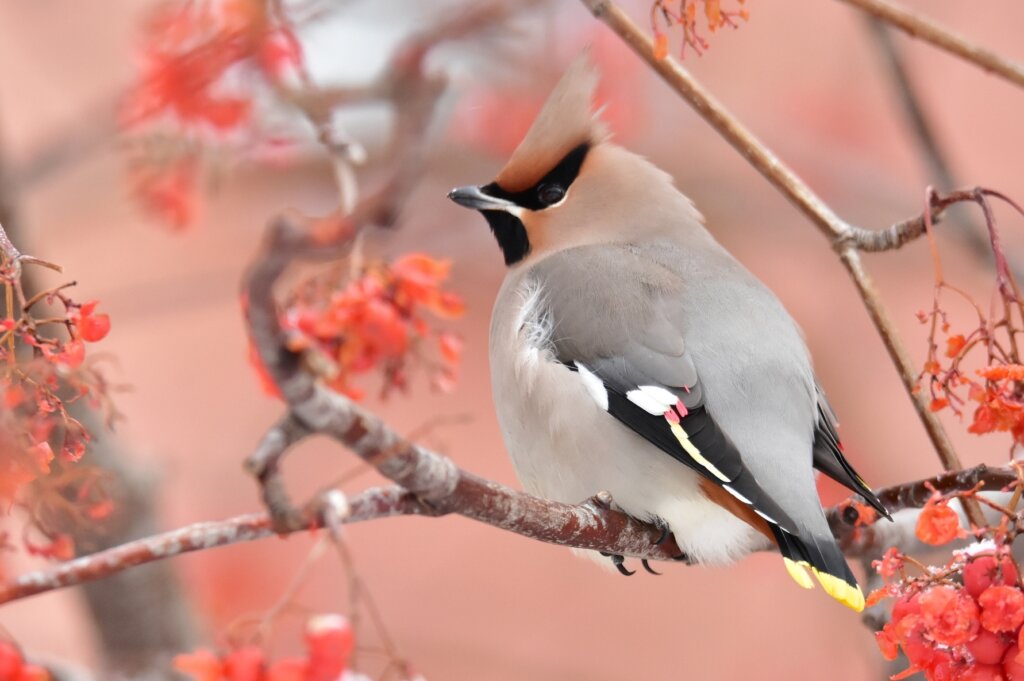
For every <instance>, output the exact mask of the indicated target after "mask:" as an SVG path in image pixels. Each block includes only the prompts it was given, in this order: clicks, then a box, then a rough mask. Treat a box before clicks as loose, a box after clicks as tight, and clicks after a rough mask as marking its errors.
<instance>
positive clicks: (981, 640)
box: [967, 629, 1010, 664]
mask: <svg viewBox="0 0 1024 681" xmlns="http://www.w3.org/2000/svg"><path fill="white" fill-rule="evenodd" d="M1009 647H1010V640H1009V638H1008V637H1007V636H1005V635H1003V634H994V633H992V632H991V631H988V630H986V629H982V630H981V631H979V632H978V636H977V638H975V639H974V640H973V641H971V642H970V643H968V644H967V650H968V652H970V654H971V656H972V657H974V659H975V661H977V662H978V663H980V664H999V663H1000V662H1002V660H1003V656H1005V655H1006V649H1007V648H1009Z"/></svg>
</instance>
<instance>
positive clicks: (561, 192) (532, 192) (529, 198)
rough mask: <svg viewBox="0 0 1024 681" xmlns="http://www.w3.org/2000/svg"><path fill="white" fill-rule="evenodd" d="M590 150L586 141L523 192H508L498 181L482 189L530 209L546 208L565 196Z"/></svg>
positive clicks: (488, 193) (495, 196) (490, 194)
mask: <svg viewBox="0 0 1024 681" xmlns="http://www.w3.org/2000/svg"><path fill="white" fill-rule="evenodd" d="M588 151H590V144H589V143H586V142H584V143H583V144H581V145H579V146H578V147H576V148H575V149H573V150H572V151H570V152H569V153H568V154H566V155H565V158H563V159H562V160H561V161H559V162H558V165H556V166H555V167H554V168H552V169H551V171H550V172H549V173H548V174H547V175H545V176H544V177H542V178H540V180H538V181H537V183H536V184H534V185H533V186H532V187H530V188H528V189H524V190H523V191H521V192H515V193H513V192H508V191H505V190H504V189H502V188H501V187H500V186H499V185H498V183H497V182H492V183H490V184H489V185H486V186H484V187H481V188H480V190H481V191H482V192H483V193H484V194H487V195H488V196H493V197H494V198H496V199H506V200H508V201H511V202H512V203H514V204H516V205H517V206H522V207H523V208H527V209H529V210H544V209H545V208H547V207H548V206H550V205H551V204H553V203H558V202H559V201H561V200H562V198H563V197H564V196H565V192H566V191H567V190H568V189H569V186H570V185H571V184H572V183H573V180H575V179H576V176H577V175H579V173H580V167H582V165H583V160H584V159H585V158H586V157H587V152H588Z"/></svg>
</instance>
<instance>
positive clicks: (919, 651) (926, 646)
mask: <svg viewBox="0 0 1024 681" xmlns="http://www.w3.org/2000/svg"><path fill="white" fill-rule="evenodd" d="M903 654H904V655H906V656H907V659H908V660H910V664H912V665H914V666H915V667H917V668H918V669H924V668H925V667H928V666H930V665H931V661H932V658H934V657H935V648H934V647H932V644H931V643H928V642H927V641H925V640H924V637H923V636H922V635H921V633H920V632H919V631H918V632H914V633H913V634H911V635H910V636H908V637H907V638H906V639H905V640H904V641H903Z"/></svg>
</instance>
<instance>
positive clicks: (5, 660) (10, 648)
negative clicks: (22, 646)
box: [0, 641, 24, 681]
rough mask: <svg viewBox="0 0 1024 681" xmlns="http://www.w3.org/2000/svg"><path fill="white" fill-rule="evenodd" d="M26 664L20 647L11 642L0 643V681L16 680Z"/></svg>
mask: <svg viewBox="0 0 1024 681" xmlns="http://www.w3.org/2000/svg"><path fill="white" fill-rule="evenodd" d="M22 664H24V662H23V660H22V659H21V653H20V652H19V651H18V647H17V646H15V645H14V644H13V643H11V642H10V641H0V679H2V680H3V681H8V679H15V678H17V677H18V674H19V673H20V672H21V666H22Z"/></svg>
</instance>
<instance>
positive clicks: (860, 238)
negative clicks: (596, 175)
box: [581, 0, 984, 525]
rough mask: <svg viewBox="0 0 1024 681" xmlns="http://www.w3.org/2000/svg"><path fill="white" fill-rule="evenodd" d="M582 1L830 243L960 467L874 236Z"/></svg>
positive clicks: (611, 6)
mask: <svg viewBox="0 0 1024 681" xmlns="http://www.w3.org/2000/svg"><path fill="white" fill-rule="evenodd" d="M581 2H582V3H583V5H584V6H585V7H587V9H589V10H590V11H591V13H593V15H594V16H595V17H597V18H598V19H599V20H601V21H602V22H604V23H605V24H606V25H607V26H608V27H609V28H611V29H612V30H613V31H614V32H615V33H616V34H618V36H619V37H620V38H622V40H623V41H624V42H625V43H626V44H627V45H629V47H630V48H631V49H632V50H633V51H634V52H636V53H637V55H639V56H640V58H641V59H643V60H644V61H646V62H647V64H648V65H649V66H650V67H651V68H652V69H653V70H654V71H655V72H656V73H657V74H658V75H659V76H661V78H662V79H663V80H664V81H665V82H666V83H668V84H669V86H670V87H672V89H673V90H675V91H676V93H677V94H679V96H681V97H682V98H683V99H684V100H686V102H687V103H688V104H689V105H690V106H692V107H693V108H694V109H695V110H696V111H697V113H699V114H700V115H701V117H703V118H704V120H705V121H707V122H708V123H709V124H710V125H711V127H713V128H714V129H715V130H716V131H717V132H718V133H719V134H720V135H721V136H722V137H723V138H725V140H726V141H728V142H729V143H730V144H731V145H732V146H733V147H734V148H735V149H736V150H737V151H738V152H739V153H740V154H742V155H743V157H744V158H746V159H747V161H748V162H749V163H750V164H751V165H752V166H754V167H755V168H756V169H757V170H758V172H760V173H761V175H763V176H764V178H765V179H766V180H768V181H769V182H770V183H771V184H772V185H773V186H774V187H775V188H776V189H777V190H779V192H781V193H782V194H783V195H784V196H785V197H786V198H788V199H789V200H790V201H791V202H792V203H793V204H794V205H796V207H797V208H799V209H800V210H801V211H802V212H803V213H804V215H806V216H807V217H808V218H809V219H810V220H811V222H813V223H814V224H815V225H816V226H817V227H818V230H819V231H821V233H822V234H824V235H825V237H826V238H828V239H829V241H830V242H831V243H832V245H833V247H834V248H835V249H836V250H837V252H838V253H839V256H840V259H841V261H842V263H843V264H844V265H845V266H846V269H847V271H848V272H849V274H850V277H851V278H852V279H853V281H854V284H855V285H856V286H857V290H858V292H859V293H860V296H861V300H862V301H863V302H864V306H865V307H866V308H867V310H868V314H869V315H870V317H871V320H872V322H874V324H875V328H876V329H877V331H878V333H879V335H880V336H881V337H882V342H883V343H884V344H885V347H886V350H888V352H889V356H890V358H891V359H892V361H893V363H894V364H895V365H896V369H897V371H898V372H899V374H900V378H901V379H902V381H903V386H904V388H905V389H906V391H907V395H908V396H909V397H910V400H911V401H912V402H913V404H914V408H915V409H916V410H917V413H918V416H919V418H920V419H921V422H922V424H923V425H924V428H925V430H926V431H927V433H928V437H929V439H930V440H931V442H932V445H933V446H934V447H935V450H936V452H937V453H938V455H939V460H940V461H941V462H942V465H943V467H945V468H946V470H959V469H961V468H963V465H962V464H961V463H960V459H959V457H958V456H957V453H956V450H954V449H953V444H952V442H951V441H950V439H949V436H948V435H947V434H946V431H945V429H944V428H943V427H942V423H941V422H940V421H939V418H938V417H937V416H936V415H935V414H934V413H933V412H931V411H930V410H929V409H928V405H927V404H925V402H924V399H923V397H921V396H920V395H918V394H916V392H915V387H916V384H917V371H916V370H915V369H914V364H913V361H912V360H911V358H910V353H909V352H908V351H907V348H906V345H905V344H904V342H903V339H902V338H901V337H900V336H899V333H898V332H897V330H896V327H895V325H894V324H893V323H892V320H891V319H890V318H889V313H888V311H887V310H886V309H885V306H884V305H883V303H882V300H881V298H880V297H879V295H878V292H877V291H876V289H875V286H874V283H873V282H872V281H871V277H870V275H869V274H868V273H867V271H866V270H865V269H864V265H863V263H862V262H861V257H860V252H859V250H858V243H859V242H866V243H874V242H875V239H874V237H869V234H870V233H869V232H867V230H859V229H855V228H853V227H852V226H850V225H849V224H847V223H846V222H845V221H843V220H842V219H841V218H840V217H839V216H838V215H836V213H835V212H834V211H833V210H832V209H831V208H830V207H829V206H828V205H827V204H826V203H825V202H824V201H822V200H821V198H819V197H818V196H817V195H816V194H815V193H814V191H813V190H811V188H810V187H808V186H807V184H806V183H805V182H804V181H803V180H801V179H800V178H799V177H798V176H797V174H796V173H794V172H793V171H792V170H791V169H790V168H789V167H788V166H786V165H785V164H784V163H783V162H782V161H780V160H779V158H778V157H777V156H775V154H774V153H772V152H771V150H769V149H768V147H766V146H765V145H764V144H763V143H762V142H761V141H760V140H758V139H757V138H756V137H755V136H754V135H753V133H751V132H750V131H749V130H747V128H746V127H744V125H743V124H742V123H740V121H739V120H738V119H737V118H736V117H735V116H733V115H732V114H731V113H730V112H729V111H728V110H727V109H726V108H725V107H724V106H723V105H722V104H721V103H720V102H719V101H718V100H716V99H715V98H714V97H713V96H712V95H711V93H709V92H708V91H707V90H706V89H704V87H703V86H702V85H701V84H700V83H699V82H697V80H696V79H695V78H694V77H693V76H692V75H690V73H689V72H688V71H687V70H686V69H684V68H683V67H682V65H680V64H679V62H678V61H676V60H675V59H673V58H672V57H665V58H662V59H659V58H658V57H656V56H655V51H654V44H653V41H652V40H651V38H650V36H648V35H647V33H646V32H645V31H644V30H642V29H641V28H640V27H639V26H637V25H636V23H634V22H633V20H632V19H630V18H629V16H628V15H627V14H626V13H625V12H624V11H623V10H622V9H621V8H619V7H618V6H617V5H616V4H615V3H614V2H612V0H581ZM890 229H893V230H894V231H893V234H892V235H887V236H881V237H878V239H877V241H878V243H880V244H885V243H893V244H897V245H898V244H901V243H905V241H906V240H908V239H905V238H904V236H909V234H910V232H911V231H912V230H911V226H910V225H908V226H906V227H904V228H902V232H901V231H900V228H890ZM901 233H905V234H904V236H900V235H901ZM965 506H966V507H967V512H968V514H969V516H970V518H971V521H972V522H975V523H978V524H979V525H981V524H983V523H984V515H983V514H982V513H981V509H980V508H978V506H977V504H976V503H975V502H973V501H970V500H965Z"/></svg>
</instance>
